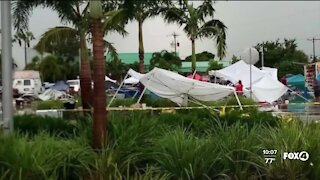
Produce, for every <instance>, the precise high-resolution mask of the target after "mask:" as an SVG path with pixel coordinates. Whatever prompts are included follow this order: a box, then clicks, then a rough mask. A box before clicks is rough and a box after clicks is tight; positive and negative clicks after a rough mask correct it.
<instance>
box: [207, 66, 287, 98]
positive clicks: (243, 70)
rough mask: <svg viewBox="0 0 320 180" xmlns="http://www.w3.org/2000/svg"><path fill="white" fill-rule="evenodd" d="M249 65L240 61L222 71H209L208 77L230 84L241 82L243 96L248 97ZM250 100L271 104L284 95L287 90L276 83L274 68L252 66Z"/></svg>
mask: <svg viewBox="0 0 320 180" xmlns="http://www.w3.org/2000/svg"><path fill="white" fill-rule="evenodd" d="M249 69H250V65H249V64H247V63H245V62H244V61H242V60H240V61H238V62H236V63H234V64H232V65H230V66H228V67H226V68H224V69H221V70H217V71H211V72H209V74H210V75H214V76H217V77H222V78H225V79H227V80H229V81H231V82H232V83H234V84H235V83H237V82H238V81H239V80H241V81H242V84H243V86H244V88H248V90H246V89H244V94H245V95H246V96H247V97H250V91H249V89H250V71H249ZM251 70H252V98H253V100H254V101H257V102H269V103H272V102H274V101H276V100H278V99H279V98H280V97H281V96H282V95H283V94H285V93H286V92H287V90H288V88H287V87H286V86H285V85H283V84H282V83H281V82H279V81H278V78H277V73H278V70H277V69H276V68H269V67H263V68H262V70H260V69H259V68H257V67H256V66H254V65H252V67H251Z"/></svg>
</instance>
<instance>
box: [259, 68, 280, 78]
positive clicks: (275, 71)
mask: <svg viewBox="0 0 320 180" xmlns="http://www.w3.org/2000/svg"><path fill="white" fill-rule="evenodd" d="M262 71H264V72H266V73H267V74H269V75H270V76H271V77H273V78H274V79H276V80H278V69H277V68H271V67H262Z"/></svg>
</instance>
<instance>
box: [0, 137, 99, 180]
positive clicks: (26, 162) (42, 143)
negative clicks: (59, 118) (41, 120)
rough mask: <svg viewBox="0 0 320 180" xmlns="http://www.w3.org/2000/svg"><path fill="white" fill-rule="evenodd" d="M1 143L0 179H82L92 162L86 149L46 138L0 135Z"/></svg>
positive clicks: (57, 139) (80, 144) (68, 142)
mask: <svg viewBox="0 0 320 180" xmlns="http://www.w3.org/2000/svg"><path fill="white" fill-rule="evenodd" d="M0 143H1V146H0V179H26V180H27V179H82V178H83V177H87V176H88V177H90V167H91V166H92V165H93V164H94V159H95V154H94V152H93V151H92V150H91V148H89V147H88V146H87V145H85V144H82V143H80V142H78V141H76V140H62V139H59V138H54V137H51V136H49V135H47V134H40V135H37V136H35V137H34V138H33V139H29V138H28V137H26V136H18V135H10V136H4V135H0Z"/></svg>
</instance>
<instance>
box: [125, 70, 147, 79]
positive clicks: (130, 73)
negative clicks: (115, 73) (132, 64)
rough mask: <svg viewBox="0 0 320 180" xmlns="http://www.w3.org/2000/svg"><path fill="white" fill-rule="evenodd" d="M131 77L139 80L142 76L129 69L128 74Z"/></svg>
mask: <svg viewBox="0 0 320 180" xmlns="http://www.w3.org/2000/svg"><path fill="white" fill-rule="evenodd" d="M127 74H129V75H130V76H131V77H134V78H136V79H138V80H140V79H141V78H142V77H143V76H144V74H141V73H138V72H137V71H135V70H133V69H129V71H128V73H127Z"/></svg>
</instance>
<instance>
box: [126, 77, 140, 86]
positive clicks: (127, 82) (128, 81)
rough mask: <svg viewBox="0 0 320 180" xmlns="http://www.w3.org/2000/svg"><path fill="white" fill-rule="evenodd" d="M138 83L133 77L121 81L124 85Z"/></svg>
mask: <svg viewBox="0 0 320 180" xmlns="http://www.w3.org/2000/svg"><path fill="white" fill-rule="evenodd" d="M139 82H140V81H139V79H137V78H135V77H129V78H127V79H125V80H123V83H124V84H138V83H139Z"/></svg>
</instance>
